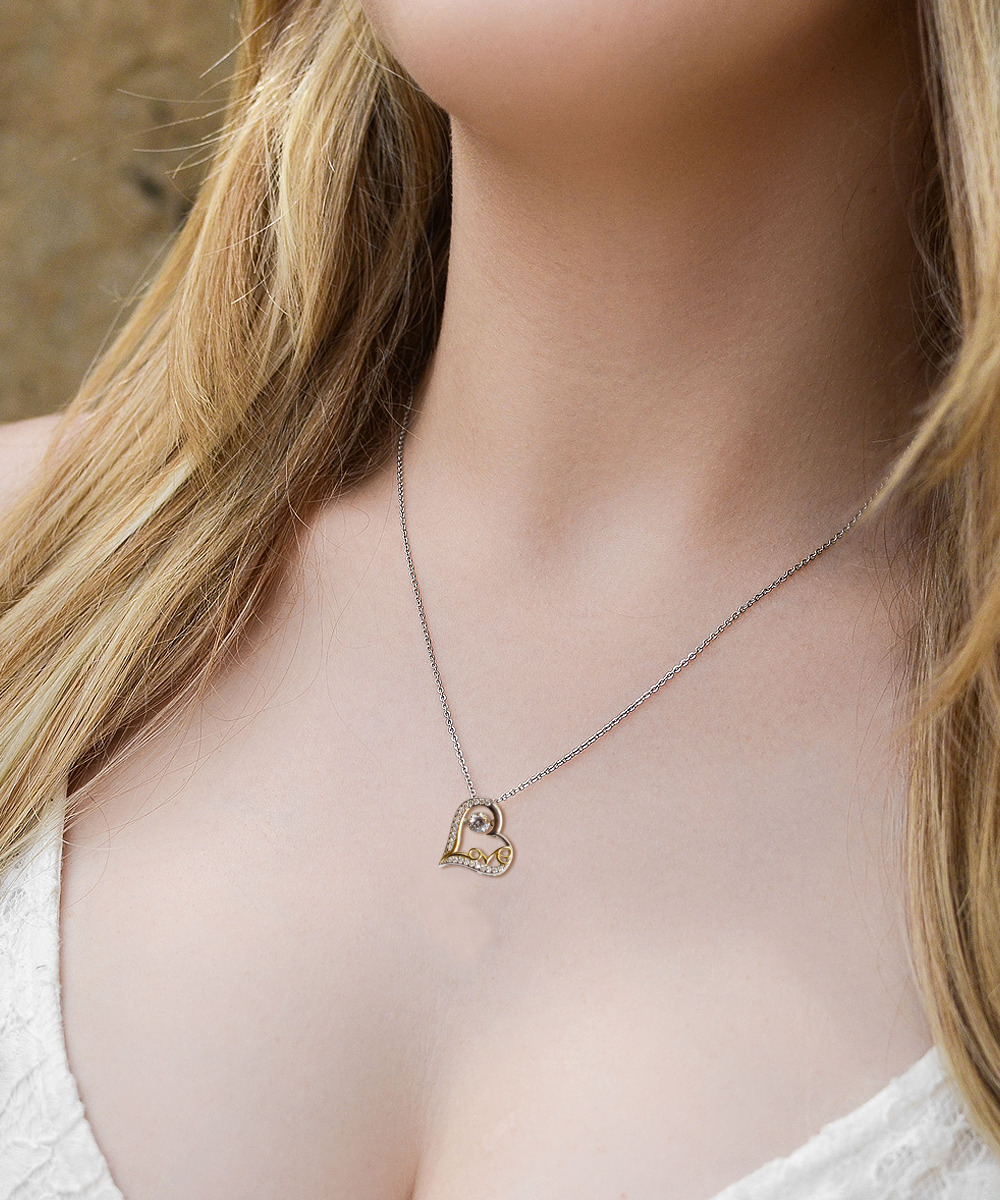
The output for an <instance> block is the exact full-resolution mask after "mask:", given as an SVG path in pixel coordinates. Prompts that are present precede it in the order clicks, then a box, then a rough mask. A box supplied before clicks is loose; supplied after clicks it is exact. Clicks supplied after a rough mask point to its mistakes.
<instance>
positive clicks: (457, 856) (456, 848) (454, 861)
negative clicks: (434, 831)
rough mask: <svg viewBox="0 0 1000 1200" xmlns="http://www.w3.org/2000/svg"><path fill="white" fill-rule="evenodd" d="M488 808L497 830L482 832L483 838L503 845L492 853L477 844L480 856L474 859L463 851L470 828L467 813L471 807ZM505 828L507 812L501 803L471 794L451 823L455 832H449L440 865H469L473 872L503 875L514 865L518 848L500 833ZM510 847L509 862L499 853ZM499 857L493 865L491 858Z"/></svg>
mask: <svg viewBox="0 0 1000 1200" xmlns="http://www.w3.org/2000/svg"><path fill="white" fill-rule="evenodd" d="M473 808H485V809H488V810H489V812H490V815H491V816H492V817H493V829H492V831H491V832H490V833H486V834H482V835H481V836H482V837H490V838H496V839H497V840H498V841H499V842H500V845H499V846H498V847H497V848H496V850H494V851H493V853H492V854H489V855H487V854H485V853H484V852H483V851H482V850H480V849H479V847H478V846H473V847H472V849H473V850H475V851H476V855H477V857H475V858H473V857H472V855H471V853H468V854H466V853H463V852H462V849H461V845H462V837H463V834H464V831H465V828H466V820H465V818H466V816H467V815H468V813H469V810H470V809H473ZM502 828H503V813H502V812H501V810H500V806H499V805H498V804H496V803H495V802H494V801H493V800H484V799H483V798H482V797H481V796H470V797H469V799H468V800H463V801H462V803H461V804H460V805H459V806H458V809H457V811H456V812H455V816H454V818H453V819H452V822H451V832H450V833H449V835H448V844H447V846H446V847H445V851H444V854H442V855H441V861H440V862H439V863H438V866H439V867H467V868H468V869H469V870H470V871H475V872H476V873H477V874H479V875H493V876H495V875H502V874H503V873H504V872H505V871H507V870H508V869H509V868H510V865H511V863H512V862H513V861H514V847H513V845H512V844H511V843H510V842H509V841H508V839H507V838H505V837H504V836H503V834H502V833H501V832H500V831H501V829H502ZM504 850H508V851H509V854H508V856H507V858H506V861H504V860H502V859H501V858H500V857H499V856H500V854H501V853H502V852H503V851H504ZM492 858H496V862H497V865H496V866H495V867H494V866H490V859H492Z"/></svg>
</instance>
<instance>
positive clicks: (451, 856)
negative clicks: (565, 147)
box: [396, 410, 881, 875]
mask: <svg viewBox="0 0 1000 1200" xmlns="http://www.w3.org/2000/svg"><path fill="white" fill-rule="evenodd" d="M409 416H410V410H407V413H406V415H405V417H404V419H403V424H402V428H401V429H400V431H399V441H398V443H397V446H396V483H397V491H398V495H399V527H400V530H401V532H402V535H403V550H404V551H405V553H406V565H407V567H408V568H409V571H410V584H411V586H412V588H413V597H414V599H415V600H416V603H417V615H418V616H419V617H420V628H421V629H422V630H423V634H424V645H425V646H426V647H427V656H428V658H429V659H430V664H431V670H432V671H433V673H434V682H435V683H436V684H437V691H438V697H439V699H440V701H441V708H442V711H443V712H444V719H445V722H446V723H447V726H448V733H449V734H450V735H451V741H452V745H453V746H454V747H455V754H456V755H457V756H458V762H459V766H461V768H462V774H463V775H464V776H465V782H466V784H467V786H468V789H469V797H468V799H467V800H463V801H462V803H461V804H460V805H459V806H458V810H457V811H456V813H455V816H454V818H453V820H452V823H451V830H450V832H449V834H448V843H447V845H446V846H445V850H444V854H442V855H441V861H440V863H439V864H438V865H439V866H442V867H468V868H469V869H470V870H473V871H477V872H478V873H479V874H480V875H502V874H503V873H504V872H505V871H507V870H508V869H509V868H510V866H511V864H512V863H513V861H514V847H513V845H511V843H510V841H509V840H508V839H507V838H506V837H504V835H503V833H502V832H501V830H502V829H503V812H502V810H501V808H500V805H501V804H503V803H505V802H506V801H507V800H510V799H511V798H512V797H513V796H516V795H517V794H518V793H519V792H523V791H524V789H525V788H527V787H531V785H532V784H533V783H537V782H538V781H539V780H540V779H544V778H545V776H546V775H551V774H552V772H553V771H557V770H558V769H559V768H560V767H562V766H565V765H566V763H568V762H569V761H570V760H571V759H573V758H576V756H577V755H578V754H582V753H583V751H584V750H586V749H587V748H588V747H589V746H592V745H593V744H594V742H596V741H597V740H598V738H602V737H604V735H605V734H606V733H610V732H611V730H612V729H614V728H615V727H616V726H617V725H620V724H621V722H622V721H624V720H625V718H626V717H629V716H631V714H632V713H634V712H635V710H636V709H637V708H638V707H639V705H640V704H645V702H646V701H647V700H648V699H649V698H650V697H651V696H655V695H656V693H657V692H658V691H659V690H660V688H662V687H663V686H664V685H666V684H667V683H669V682H670V680H671V679H673V678H674V676H675V675H679V674H680V672H681V671H683V670H684V668H685V667H687V666H690V665H691V663H693V662H694V660H695V659H696V658H697V657H698V656H699V655H700V654H701V653H702V652H703V651H705V650H707V649H708V647H709V646H711V644H712V643H713V642H714V641H715V640H716V638H718V637H721V636H722V634H724V633H725V632H726V630H727V629H728V628H729V627H730V626H731V625H733V624H735V622H736V621H738V620H739V619H740V617H742V616H743V614H744V613H746V612H749V610H750V609H751V608H753V606H754V605H755V604H756V603H757V602H758V601H760V600H763V599H764V597H765V596H767V595H769V594H770V593H771V592H773V591H774V589H775V588H777V587H780V586H781V585H782V584H783V583H784V582H785V580H787V579H790V578H791V577H792V576H793V575H795V574H796V573H797V572H798V571H801V570H802V569H803V568H804V567H807V566H809V564H810V563H812V562H815V561H816V559H817V558H819V556H820V555H821V554H822V553H823V552H824V551H826V550H829V549H830V547H831V546H832V545H833V544H834V543H835V542H839V541H840V539H841V538H842V537H843V536H844V534H845V533H847V532H848V530H850V529H852V528H853V527H854V526H855V525H856V524H857V522H858V521H859V520H860V519H861V516H862V514H863V513H864V512H865V510H866V509H867V508H868V506H869V505H870V504H871V503H872V501H873V500H874V499H875V496H876V495H878V492H876V493H875V495H873V496H871V497H869V499H868V500H866V501H865V503H864V504H863V505H862V506H861V507H860V508H859V509H858V511H857V512H856V513H855V514H854V516H853V517H851V519H850V520H849V521H848V522H847V524H846V525H844V526H843V527H842V528H840V529H838V530H837V532H836V533H835V534H834V535H833V536H832V537H829V538H827V540H826V541H825V542H823V543H822V545H820V546H817V547H816V549H815V550H813V551H812V552H811V553H810V554H807V555H806V556H805V558H801V559H799V561H798V562H797V563H795V564H794V565H793V566H791V567H789V568H788V569H787V570H786V571H783V572H782V573H781V574H780V575H779V576H778V578H777V579H773V580H772V581H771V582H770V583H769V584H768V585H767V586H766V587H763V588H761V590H760V591H759V592H757V593H756V595H753V596H751V597H750V599H749V600H746V601H744V602H743V604H741V605H740V607H739V608H738V609H736V611H735V612H732V613H730V614H729V616H728V617H726V619H725V620H724V621H723V622H722V624H721V625H720V626H719V627H718V628H717V629H715V630H713V631H712V632H711V633H710V634H709V635H708V637H706V638H705V639H704V641H702V642H699V643H698V645H697V646H695V648H694V649H693V650H691V651H690V652H689V653H688V654H686V655H685V656H684V658H682V659H681V660H680V662H678V663H676V664H675V665H674V666H672V667H671V668H670V670H669V671H667V673H666V674H665V675H662V676H661V677H660V678H659V679H658V680H657V681H656V683H654V684H653V685H652V687H649V688H647V689H646V691H644V692H643V693H642V695H641V696H639V697H638V698H637V699H635V700H633V701H632V703H631V704H630V705H629V706H628V707H627V708H623V709H622V711H621V712H620V713H619V714H618V715H617V716H616V717H612V718H611V720H610V721H608V723H607V724H606V725H602V726H601V728H600V729H598V731H597V732H596V733H594V734H591V736H590V737H589V738H587V740H586V741H583V742H581V743H580V744H579V745H578V746H576V747H575V748H574V749H572V750H570V752H569V753H568V754H564V755H563V756H562V758H557V759H556V760H555V762H552V763H549V765H548V766H547V767H545V768H544V769H543V770H541V771H537V772H536V773H535V774H534V775H532V776H531V777H530V778H528V779H525V780H524V782H523V783H519V784H518V785H517V787H512V788H510V790H509V791H506V792H504V793H503V794H502V795H500V796H497V797H496V799H495V800H494V799H487V798H486V797H485V796H480V795H478V794H477V792H476V788H475V784H474V783H473V782H472V776H471V775H470V774H469V767H468V764H467V763H466V761H465V755H464V754H463V753H462V743H461V742H460V741H459V740H458V733H457V731H456V729H455V722H454V720H453V719H452V715H451V709H450V708H449V707H448V696H447V693H446V692H445V690H444V683H443V681H442V679H441V671H440V668H439V667H438V662H437V656H436V655H435V653H434V643H433V642H432V641H431V634H430V629H429V628H428V626H427V615H426V613H425V612H424V602H423V598H422V597H421V595H420V586H419V585H418V583H417V572H416V568H415V567H414V565H413V554H412V553H411V551H410V535H409V530H408V529H407V525H406V500H405V498H404V495H403V441H404V439H405V438H406V427H407V424H408V421H409ZM880 490H881V489H880ZM466 830H469V831H470V832H471V833H473V834H476V835H479V836H480V837H482V838H483V839H484V840H485V841H486V849H481V848H480V847H479V846H476V845H472V846H470V847H469V848H468V849H463V844H464V839H465V837H466Z"/></svg>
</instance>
